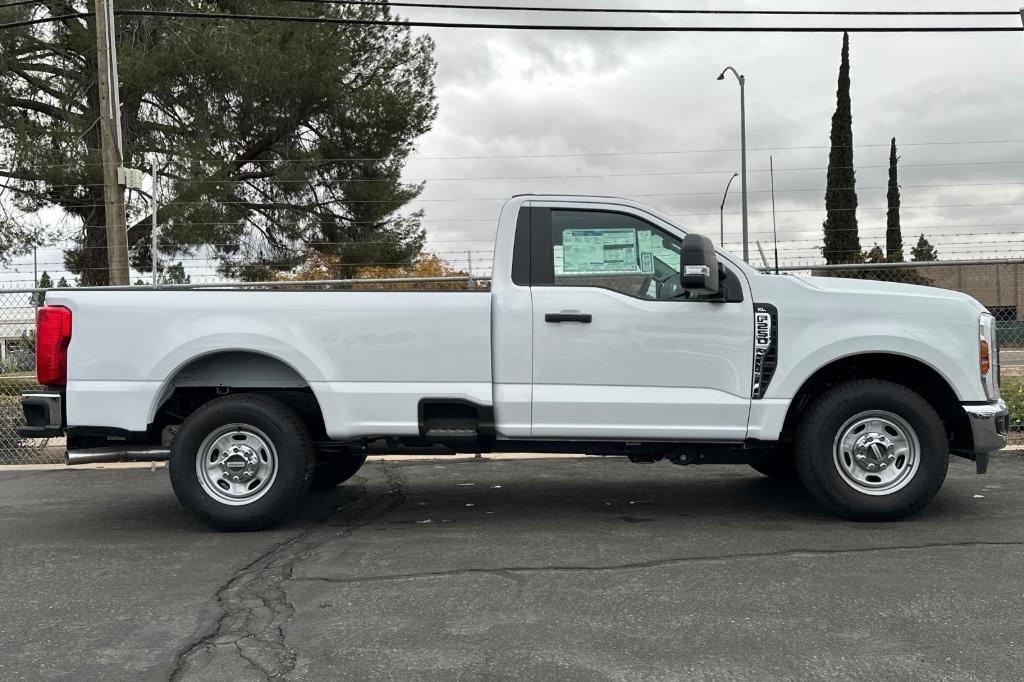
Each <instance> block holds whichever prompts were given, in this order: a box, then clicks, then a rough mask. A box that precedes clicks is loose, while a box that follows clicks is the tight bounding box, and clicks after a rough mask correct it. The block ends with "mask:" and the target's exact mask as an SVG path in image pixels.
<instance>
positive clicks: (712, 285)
mask: <svg viewBox="0 0 1024 682" xmlns="http://www.w3.org/2000/svg"><path fill="white" fill-rule="evenodd" d="M682 266H683V271H682V273H680V274H681V275H682V276H681V278H680V280H681V283H682V285H683V289H685V290H686V291H689V292H692V293H695V294H704V295H714V294H717V293H718V292H719V291H720V289H721V286H720V285H719V281H718V256H717V255H716V254H715V245H714V244H713V243H712V242H711V240H710V239H708V238H707V237H705V236H704V235H701V234H688V235H686V237H685V238H684V239H683V252H682Z"/></svg>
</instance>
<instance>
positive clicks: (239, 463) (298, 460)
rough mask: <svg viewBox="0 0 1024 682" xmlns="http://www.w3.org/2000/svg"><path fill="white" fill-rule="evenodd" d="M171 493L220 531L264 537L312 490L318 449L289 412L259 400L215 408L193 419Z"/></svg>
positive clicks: (177, 444)
mask: <svg viewBox="0 0 1024 682" xmlns="http://www.w3.org/2000/svg"><path fill="white" fill-rule="evenodd" d="M169 468H170V474H171V485H172V486H173V488H174V493H175V494H176V495H177V496H178V500H179V501H180V502H181V503H182V505H184V506H185V508H186V509H188V510H189V511H191V512H193V513H194V514H195V515H196V516H198V517H199V518H200V519H201V520H203V521H204V522H205V523H207V524H208V525H210V526H212V527H214V528H217V529H218V530H258V529H260V528H265V527H266V526H269V525H271V524H272V523H274V522H275V521H277V520H279V519H280V518H281V517H283V516H284V515H285V514H287V513H288V512H289V511H291V510H292V509H293V508H294V507H295V505H296V504H298V502H299V501H300V500H301V499H302V497H303V495H305V493H306V491H307V490H309V485H310V481H311V479H312V475H313V443H312V439H311V438H310V435H309V430H308V429H307V428H306V426H305V424H303V422H302V420H301V419H300V418H299V416H298V415H297V414H296V413H295V411H294V410H292V409H291V408H290V407H288V406H286V405H284V404H282V403H280V402H278V401H276V400H273V399H272V398H268V397H266V396H261V395H255V394H243V395H233V396H226V397H223V398H218V399H216V400H213V401H211V402H209V403H207V404H205V405H203V406H202V407H200V408H199V409H198V410H196V411H195V412H193V413H192V414H191V415H189V417H188V419H186V420H185V422H184V424H182V426H181V429H180V430H179V431H178V435H177V437H176V438H175V439H174V444H173V446H172V447H171V458H170V467H169Z"/></svg>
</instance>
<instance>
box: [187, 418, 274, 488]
mask: <svg viewBox="0 0 1024 682" xmlns="http://www.w3.org/2000/svg"><path fill="white" fill-rule="evenodd" d="M196 476H197V477H198V478H199V485H200V486H201V487H202V488H203V491H204V492H205V493H206V494H207V495H209V496H210V497H212V498H213V499H215V500H217V501H218V502H220V503H222V504H227V505H232V506H241V505H245V504H251V503H253V502H255V501H256V500H258V499H260V498H261V497H263V496H264V495H266V494H267V491H269V490H270V488H271V486H273V484H274V479H276V478H277V450H276V449H275V448H274V444H273V442H272V441H271V440H270V438H268V437H267V434H265V433H263V432H262V431H260V430H259V429H257V428H256V427H254V426H249V425H248V424H227V425H225V426H222V427H220V428H218V429H216V430H215V431H213V432H212V433H210V435H208V436H207V437H206V438H205V439H204V440H203V443H202V445H200V446H199V451H198V452H197V453H196Z"/></svg>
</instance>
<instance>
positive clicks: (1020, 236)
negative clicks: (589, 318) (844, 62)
mask: <svg viewBox="0 0 1024 682" xmlns="http://www.w3.org/2000/svg"><path fill="white" fill-rule="evenodd" d="M492 4H498V3H497V2H496V1H495V2H493V3H492ZM507 4H511V3H507ZM515 4H526V3H523V2H517V3H515ZM533 4H536V5H542V4H544V3H540V2H533ZM549 4H550V3H549ZM559 4H561V5H570V6H571V5H573V4H575V5H577V6H579V5H583V4H585V5H586V6H604V7H622V6H635V7H691V8H693V7H707V6H714V7H716V8H729V9H743V8H764V7H766V6H768V5H769V4H770V5H771V7H772V8H773V9H785V8H792V9H797V8H801V7H802V8H805V9H806V8H808V7H813V8H821V7H823V6H824V3H820V2H818V3H806V2H802V3H798V2H790V3H780V2H773V3H766V2H763V1H762V2H736V1H735V0H730V1H724V0H723V1H719V2H713V3H693V2H667V1H665V0H662V1H661V2H656V1H655V0H636V1H634V2H627V0H615V1H613V0H606V1H598V0H589V1H588V2H587V3H581V2H569V0H566V2H563V3H559ZM899 4H900V6H901V7H902V8H905V9H925V8H927V9H964V8H965V7H968V8H970V9H996V10H1000V9H1001V10H1006V9H1010V10H1016V9H1017V8H1016V6H1013V5H1011V4H1008V3H1006V2H992V1H975V2H971V3H964V2H938V1H932V2H928V3H922V2H910V1H909V0H908V1H907V2H903V3H899ZM828 7H829V8H830V9H895V8H896V7H895V4H894V3H892V2H874V3H870V2H829V3H828ZM406 15H407V16H409V17H411V18H420V17H422V18H427V17H428V16H431V17H432V16H437V15H435V14H429V15H428V13H427V10H418V11H415V12H411V11H406ZM445 16H446V17H447V18H451V19H454V20H477V21H500V20H502V19H504V20H506V21H511V22H516V23H527V22H528V21H531V20H532V21H536V22H537V23H574V24H578V23H584V22H592V23H596V22H599V23H614V24H618V25H621V24H625V23H635V24H646V25H650V24H654V23H664V24H673V23H675V24H694V23H703V24H707V25H724V24H730V25H755V24H762V25H773V24H774V25H799V24H803V25H811V24H814V23H817V25H843V22H846V25H867V24H869V23H871V20H865V19H858V18H846V17H833V18H827V17H826V18H821V19H817V20H814V21H812V20H811V19H801V18H793V17H778V18H770V19H745V18H743V17H709V18H696V17H688V16H687V17H660V18H659V17H657V16H640V17H638V18H636V19H631V18H629V17H623V16H621V15H619V16H616V15H604V16H602V15H596V16H593V17H589V16H582V17H581V16H579V15H573V14H554V13H544V14H538V15H532V16H530V17H524V16H522V15H521V14H519V13H496V12H461V13H457V14H456V13H449V14H448V15H445ZM534 17H536V18H534ZM911 21H913V22H918V23H922V22H923V21H929V22H930V23H933V24H936V23H943V22H940V21H935V20H921V19H916V18H915V19H902V20H901V19H898V18H883V19H881V20H880V21H878V20H876V23H885V24H887V25H895V24H897V23H899V22H903V23H909V22H911ZM1014 21H1015V20H1014V19H1013V18H1000V17H987V18H981V19H972V18H953V19H947V20H944V23H947V24H960V25H971V24H974V25H978V24H985V23H987V24H989V25H1017V26H1019V25H1020V20H1019V19H1016V24H1014ZM431 34H432V35H433V36H434V39H435V40H436V42H437V56H438V61H439V70H438V86H439V87H438V92H439V97H440V116H439V117H438V120H437V123H436V125H435V127H434V130H433V131H432V132H431V133H429V134H428V135H426V136H425V137H424V138H423V139H422V142H421V144H420V157H421V158H420V159H419V160H416V161H414V162H412V163H410V164H409V170H408V176H409V177H410V178H426V179H428V182H427V189H426V191H425V192H424V194H423V196H422V199H423V201H422V202H421V204H420V205H421V206H422V207H423V208H424V209H425V210H426V213H427V219H428V223H427V227H428V230H429V232H430V235H431V239H432V244H431V247H432V248H433V249H434V250H437V251H443V252H446V255H447V256H448V257H449V258H455V259H463V260H464V259H465V258H466V256H464V255H460V254H459V253H457V252H458V251H460V250H462V251H465V250H467V249H468V250H472V251H474V252H478V253H476V254H475V257H474V258H475V261H476V262H477V263H480V262H489V258H490V245H489V243H490V240H491V238H492V237H493V234H494V218H495V216H496V214H497V211H498V208H499V207H500V205H501V200H502V199H504V198H505V197H507V196H509V195H511V194H514V193H519V192H566V193H574V194H603V195H608V194H610V195H617V196H624V197H629V198H634V199H637V200H640V201H643V202H645V203H647V204H649V205H651V206H653V207H655V208H657V209H660V210H662V211H664V212H666V213H668V214H670V215H672V216H673V217H675V218H677V219H678V220H680V221H681V222H683V223H684V224H686V225H687V226H689V227H690V228H691V229H696V230H698V231H701V232H704V233H706V234H708V235H709V236H712V237H713V238H714V239H715V240H716V241H717V239H718V232H719V216H718V211H719V204H720V202H721V196H722V191H723V190H724V188H725V184H726V182H727V181H728V180H729V178H730V176H731V175H732V173H733V172H735V171H737V170H739V167H740V154H739V87H738V85H737V83H736V81H735V80H734V79H732V78H731V76H730V77H729V80H727V81H722V82H719V81H717V80H716V76H717V75H718V73H719V72H720V71H721V69H722V68H723V67H724V66H726V65H732V66H734V67H736V69H737V70H739V71H740V72H741V73H743V74H744V75H745V76H746V77H747V119H748V120H747V143H748V148H749V150H748V165H749V196H750V206H749V211H750V230H751V235H752V236H751V239H752V240H754V239H757V240H761V241H762V243H763V244H765V246H766V250H767V246H768V244H770V242H771V229H772V222H771V194H770V192H769V189H770V178H769V174H768V172H767V170H768V167H769V156H770V155H772V156H774V165H775V169H776V173H775V188H776V210H777V221H778V234H779V239H780V252H781V259H780V260H782V261H783V262H784V263H785V262H806V261H809V260H814V259H816V258H819V257H820V253H819V251H818V250H817V247H818V246H820V243H821V223H822V220H823V219H824V210H823V207H824V186H825V167H826V165H827V161H828V149H827V145H828V142H829V138H828V136H829V126H830V119H831V115H832V112H833V110H834V108H835V89H836V76H837V71H838V65H839V50H840V46H841V35H839V34H832V33H826V34H760V33H732V34H730V33H726V34H713V33H696V34H687V33H682V34H644V33H620V34H610V35H609V34H601V33H582V32H579V33H563V32H551V33H534V32H516V31H466V30H462V31H457V30H451V29H434V30H431ZM1021 64H1024V33H1001V34H999V33H974V34H890V35H879V34H854V35H852V36H851V72H852V73H851V80H852V99H853V124H854V143H855V144H856V145H857V147H856V149H855V155H854V159H855V164H856V166H857V184H858V199H859V202H860V206H861V207H862V208H861V210H859V211H858V218H859V221H860V234H861V242H862V244H863V246H864V247H865V248H868V247H870V246H871V245H872V244H873V243H874V242H875V241H878V242H879V243H882V244H884V234H885V206H886V196H885V195H886V182H887V172H888V171H887V166H888V152H889V148H888V145H889V140H890V138H891V137H894V136H895V137H896V138H897V142H898V143H899V144H900V149H899V154H900V157H901V162H900V163H901V172H900V182H901V184H902V185H903V192H902V202H903V206H904V207H903V211H902V220H903V226H904V239H905V240H909V239H910V237H911V235H913V236H914V238H915V239H916V236H917V235H918V234H920V233H924V234H925V235H926V236H928V238H929V239H931V240H932V241H933V243H935V244H936V246H937V247H938V249H939V251H940V256H941V257H943V258H953V257H971V258H973V257H985V256H1006V255H1018V256H1024V78H1022V77H1021V72H1020V65H1021ZM962 142H969V143H973V144H953V143H962ZM934 143H941V144H934ZM981 143H985V144H981ZM715 150H723V151H715ZM672 152H679V153H672ZM545 155H550V156H545ZM572 155H580V156H572ZM430 157H507V158H472V159H470V158H465V159H453V158H446V159H432V158H430ZM530 157H532V158H530ZM969 164H971V165H969ZM446 178H459V179H457V180H454V179H446ZM463 178H480V179H476V180H470V179H463ZM482 178H488V179H482ZM493 178H515V179H500V180H499V179H493ZM725 210H726V216H725V230H726V240H725V241H726V245H727V246H728V247H731V248H734V249H735V250H737V251H739V243H740V241H739V240H740V226H741V216H740V194H739V179H737V181H736V182H735V183H734V184H733V187H732V189H731V190H730V195H729V199H728V203H727V204H726V209H725ZM751 249H752V252H754V251H755V248H754V246H753V244H752V245H751ZM908 251H909V249H908ZM447 252H453V253H447ZM479 259H488V260H486V261H481V260H479ZM460 264H461V263H460Z"/></svg>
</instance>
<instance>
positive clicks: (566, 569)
mask: <svg viewBox="0 0 1024 682" xmlns="http://www.w3.org/2000/svg"><path fill="white" fill-rule="evenodd" d="M1021 546H1024V541H1006V542H979V541H970V542H936V543H923V544H920V545H895V546H890V547H853V548H848V549H787V550H779V551H776V552H745V553H744V552H739V553H735V554H715V555H707V556H695V557H673V558H668V559H652V560H650V561H636V562H629V563H623V564H609V565H591V566H587V565H577V566H573V565H562V566H558V565H556V566H501V567H496V568H456V569H451V570H447V571H424V572H422V573H396V574H393V575H370V576H359V577H354V578H332V577H330V576H304V577H301V578H294V581H295V582H324V583H332V584H358V583H374V582H390V581H400V580H417V579H425V578H452V577H460V576H467V575H492V576H495V577H499V578H504V579H506V580H515V581H516V582H519V580H517V579H516V576H522V575H523V574H530V573H579V572H590V571H592V572H599V571H623V570H633V569H645V568H660V567H663V566H675V565H681V564H690V563H703V562H715V561H730V560H741V559H772V558H787V557H797V556H812V557H813V556H836V555H843V554H867V553H873V552H893V551H914V550H922V549H944V548H954V547H1021Z"/></svg>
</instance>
